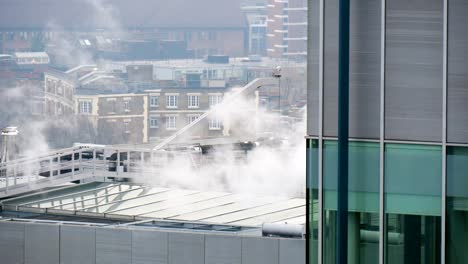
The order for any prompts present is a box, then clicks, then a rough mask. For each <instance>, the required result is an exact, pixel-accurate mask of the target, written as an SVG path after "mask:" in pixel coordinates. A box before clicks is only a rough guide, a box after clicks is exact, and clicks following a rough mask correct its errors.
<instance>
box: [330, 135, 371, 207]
mask: <svg viewBox="0 0 468 264" xmlns="http://www.w3.org/2000/svg"><path fill="white" fill-rule="evenodd" d="M323 155H324V159H323V161H324V163H323V175H324V190H325V192H324V195H325V199H324V200H325V209H332V210H336V208H337V206H338V204H337V197H338V196H337V191H336V190H337V186H338V185H337V184H338V175H337V173H338V169H337V164H338V143H337V142H336V141H325V142H324V146H323ZM349 210H350V211H353V212H369V213H378V212H379V144H378V143H371V142H350V143H349Z"/></svg>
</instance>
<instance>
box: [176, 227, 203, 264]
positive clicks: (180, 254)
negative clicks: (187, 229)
mask: <svg viewBox="0 0 468 264" xmlns="http://www.w3.org/2000/svg"><path fill="white" fill-rule="evenodd" d="M169 263H170V264H186V263H191V264H203V263H205V236H204V235H201V234H191V233H170V234H169Z"/></svg>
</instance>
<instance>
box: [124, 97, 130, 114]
mask: <svg viewBox="0 0 468 264" xmlns="http://www.w3.org/2000/svg"><path fill="white" fill-rule="evenodd" d="M124 110H125V112H130V102H129V101H127V100H125V101H124Z"/></svg>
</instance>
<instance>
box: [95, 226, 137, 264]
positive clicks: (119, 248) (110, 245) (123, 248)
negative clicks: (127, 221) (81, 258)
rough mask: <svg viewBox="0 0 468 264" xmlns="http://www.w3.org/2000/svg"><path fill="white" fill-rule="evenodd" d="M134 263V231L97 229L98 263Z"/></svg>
mask: <svg viewBox="0 0 468 264" xmlns="http://www.w3.org/2000/svg"><path fill="white" fill-rule="evenodd" d="M131 261H132V231H130V230H122V229H100V228H99V229H96V263H99V264H106V263H108V264H118V263H121V264H128V263H131Z"/></svg>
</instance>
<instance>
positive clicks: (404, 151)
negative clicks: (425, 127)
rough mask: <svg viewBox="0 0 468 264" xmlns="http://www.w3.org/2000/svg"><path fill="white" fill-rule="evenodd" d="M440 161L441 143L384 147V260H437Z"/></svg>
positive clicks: (398, 263)
mask: <svg viewBox="0 0 468 264" xmlns="http://www.w3.org/2000/svg"><path fill="white" fill-rule="evenodd" d="M441 161H442V149H441V147H440V146H423V145H405V144H387V145H386V146H385V212H386V229H385V230H386V239H385V249H386V252H385V256H386V263H388V264H418V263H425V264H436V263H440V246H441V243H440V241H441V240H440V232H441V231H440V230H441V227H440V225H441V223H440V221H441V213H440V212H441V206H442V196H441V185H442V162H441Z"/></svg>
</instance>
